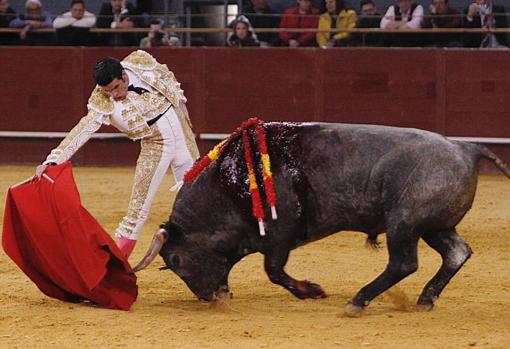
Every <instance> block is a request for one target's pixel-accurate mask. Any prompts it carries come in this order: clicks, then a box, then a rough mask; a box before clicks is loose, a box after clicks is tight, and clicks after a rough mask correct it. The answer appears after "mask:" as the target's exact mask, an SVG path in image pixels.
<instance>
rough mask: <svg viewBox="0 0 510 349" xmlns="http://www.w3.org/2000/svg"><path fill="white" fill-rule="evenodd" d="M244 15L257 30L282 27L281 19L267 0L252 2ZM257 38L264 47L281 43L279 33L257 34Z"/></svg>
mask: <svg viewBox="0 0 510 349" xmlns="http://www.w3.org/2000/svg"><path fill="white" fill-rule="evenodd" d="M243 13H244V14H245V16H246V18H248V21H250V23H251V25H252V27H253V28H254V29H255V30H256V29H258V28H278V27H279V25H280V18H279V17H278V16H277V15H276V13H275V12H274V11H273V10H272V9H271V8H270V7H269V5H268V4H267V0H250V2H249V4H248V5H247V6H246V7H245V8H244V9H243ZM257 37H258V39H259V42H260V44H261V45H262V46H277V45H278V42H279V39H278V33H257Z"/></svg>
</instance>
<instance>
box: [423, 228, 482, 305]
mask: <svg viewBox="0 0 510 349" xmlns="http://www.w3.org/2000/svg"><path fill="white" fill-rule="evenodd" d="M422 238H423V240H425V242H426V243H427V244H428V245H429V246H430V247H432V248H433V249H434V250H436V251H437V252H438V253H439V254H440V255H441V258H442V259H443V263H442V265H441V267H440V268H439V270H438V271H437V273H436V275H434V277H433V278H432V279H431V280H430V281H429V282H428V283H427V285H426V286H425V288H424V289H423V291H422V293H421V295H420V298H419V299H418V310H422V311H426V310H430V309H432V307H433V306H434V301H435V300H436V299H437V298H438V297H439V295H440V294H441V291H443V289H444V288H445V287H446V285H447V284H448V282H450V280H451V278H452V277H453V276H454V275H455V274H456V273H457V272H458V271H459V270H460V268H461V267H462V265H463V264H464V263H465V262H466V261H467V260H468V259H469V257H470V256H471V253H472V250H471V248H470V247H469V245H468V244H467V243H466V242H465V241H464V240H462V238H461V237H460V235H459V234H458V233H457V231H456V230H455V229H452V230H450V231H447V232H440V233H437V232H434V233H426V234H424V235H423V236H422Z"/></svg>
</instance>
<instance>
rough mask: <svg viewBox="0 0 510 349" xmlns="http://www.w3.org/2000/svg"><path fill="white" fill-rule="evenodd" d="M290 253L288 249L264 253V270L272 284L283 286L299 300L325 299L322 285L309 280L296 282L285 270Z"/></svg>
mask: <svg viewBox="0 0 510 349" xmlns="http://www.w3.org/2000/svg"><path fill="white" fill-rule="evenodd" d="M289 251H290V249H287V248H285V249H284V248H274V247H273V248H271V249H269V250H268V251H266V252H265V253H264V268H265V270H266V273H267V275H268V276H269V279H270V280H271V282H273V283H275V284H277V285H281V286H283V287H284V288H286V289H287V290H289V292H290V293H292V294H293V295H294V296H296V297H297V298H299V299H306V298H313V299H317V298H325V297H326V293H325V292H324V291H323V289H322V287H321V286H320V285H317V284H314V283H312V282H310V281H307V280H296V279H294V278H292V277H291V276H290V275H288V274H287V273H286V272H285V271H284V270H283V269H284V267H285V264H286V263H287V260H288V258H289Z"/></svg>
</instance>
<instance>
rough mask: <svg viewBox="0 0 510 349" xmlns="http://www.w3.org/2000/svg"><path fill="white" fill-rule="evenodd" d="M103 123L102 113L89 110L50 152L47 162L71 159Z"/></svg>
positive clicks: (58, 162) (60, 161)
mask: <svg viewBox="0 0 510 349" xmlns="http://www.w3.org/2000/svg"><path fill="white" fill-rule="evenodd" d="M101 125H102V115H101V114H99V113H97V112H95V111H93V110H89V113H88V114H87V115H86V116H84V117H83V118H81V120H80V122H78V124H77V125H76V126H74V127H73V129H72V130H71V131H70V132H69V133H68V134H67V136H66V137H65V138H64V140H62V142H60V144H59V145H58V146H57V147H56V148H55V149H53V150H52V151H51V152H50V154H49V155H48V157H47V158H46V161H45V162H56V163H57V164H60V163H62V162H64V161H67V160H69V159H70V158H71V156H73V154H74V153H76V151H78V149H80V147H81V146H82V145H83V144H85V142H87V141H88V140H89V139H90V136H91V135H92V134H93V133H94V132H96V131H97V130H98V129H99V127H101Z"/></svg>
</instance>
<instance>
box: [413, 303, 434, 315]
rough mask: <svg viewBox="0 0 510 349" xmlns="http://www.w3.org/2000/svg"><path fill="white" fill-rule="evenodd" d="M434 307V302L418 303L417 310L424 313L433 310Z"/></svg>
mask: <svg viewBox="0 0 510 349" xmlns="http://www.w3.org/2000/svg"><path fill="white" fill-rule="evenodd" d="M432 308H434V303H430V304H416V311H418V312H420V313H424V312H426V311H431V310H432Z"/></svg>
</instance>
